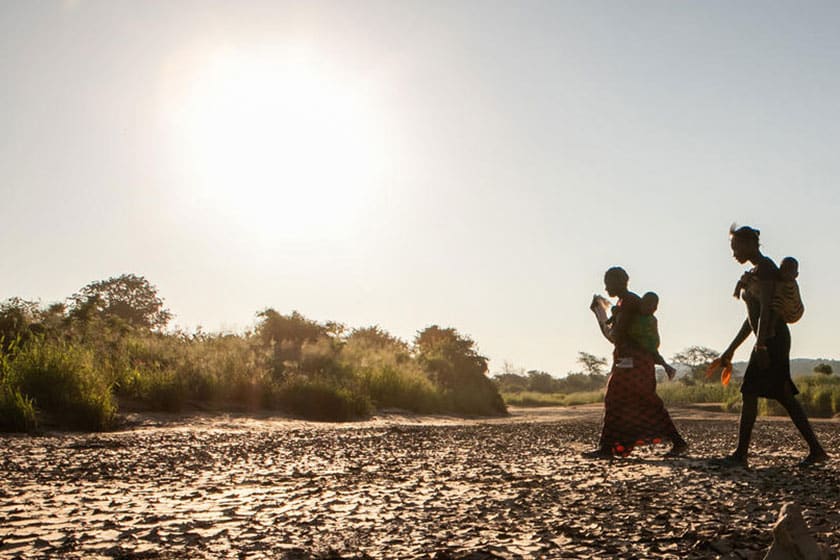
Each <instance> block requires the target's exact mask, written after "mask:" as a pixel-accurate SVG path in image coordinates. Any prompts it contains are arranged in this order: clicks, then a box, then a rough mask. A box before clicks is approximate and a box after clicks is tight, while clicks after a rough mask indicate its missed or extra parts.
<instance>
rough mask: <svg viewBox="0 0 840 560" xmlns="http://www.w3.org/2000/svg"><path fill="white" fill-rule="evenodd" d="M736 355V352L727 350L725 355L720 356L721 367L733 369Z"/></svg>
mask: <svg viewBox="0 0 840 560" xmlns="http://www.w3.org/2000/svg"><path fill="white" fill-rule="evenodd" d="M733 354H735V351H734V350H731V349H726V351H724V353H723V354H721V355H720V357H719V358H718V359H719V360H720V365H721V366H722V367H727V366H729V367H731V366H732V355H733Z"/></svg>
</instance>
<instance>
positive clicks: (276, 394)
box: [0, 275, 506, 431]
mask: <svg viewBox="0 0 840 560" xmlns="http://www.w3.org/2000/svg"><path fill="white" fill-rule="evenodd" d="M170 318H171V314H170V312H169V311H168V310H166V309H165V308H164V306H163V301H162V300H161V299H160V298H159V297H158V294H157V289H156V288H155V287H154V286H153V285H152V284H150V283H149V282H148V281H147V280H146V279H145V278H143V277H141V276H136V275H123V276H119V277H115V278H109V279H108V280H105V281H101V282H93V283H91V284H88V285H87V286H85V287H84V288H82V289H81V290H80V291H79V292H78V293H76V294H74V295H72V296H71V297H69V298H68V300H67V302H65V303H59V304H52V305H49V306H46V307H44V306H41V305H40V304H38V303H37V302H31V301H25V300H22V299H20V298H12V299H8V300H6V301H4V302H3V303H2V304H0V429H2V430H7V431H8V430H11V431H30V430H32V429H35V428H36V426H37V425H38V424H39V423H45V422H46V423H47V424H49V425H57V426H61V427H69V428H75V429H83V430H101V429H107V428H109V427H111V426H113V425H114V423H115V420H116V418H117V409H118V405H119V404H120V403H122V405H123V406H130V407H131V408H132V409H140V410H147V411H171V412H177V411H180V410H183V409H184V408H185V407H188V406H196V407H199V408H203V409H206V408H210V409H216V410H236V411H253V410H257V409H269V410H277V411H280V412H283V413H287V414H293V415H295V416H299V417H303V418H309V419H315V420H332V421H336V420H349V419H354V418H362V417H365V416H368V415H370V414H371V413H372V412H373V411H375V410H377V409H388V408H398V409H403V410H407V411H412V412H421V413H433V412H434V413H457V414H480V415H495V414H504V413H506V408H505V405H504V402H503V401H502V399H501V396H500V395H499V393H498V391H497V389H496V387H495V386H494V385H493V383H492V382H491V381H490V380H489V379H488V377H487V359H486V358H485V357H483V356H481V355H479V354H478V352H477V350H476V348H475V343H474V342H473V341H472V340H471V339H470V338H468V337H466V336H464V335H461V334H459V333H458V332H457V331H456V330H455V329H452V328H441V327H439V326H437V325H433V326H430V327H427V328H426V329H423V330H422V331H419V332H418V333H417V336H416V338H415V340H414V341H412V342H411V343H408V342H405V341H403V340H400V339H398V338H396V337H394V336H392V335H390V334H389V333H387V332H386V331H384V330H383V329H381V328H380V327H378V326H373V327H365V328H357V329H347V328H346V327H344V326H343V325H340V324H338V323H332V322H327V323H319V322H317V321H313V320H311V319H308V318H306V317H304V316H302V315H301V314H299V313H297V312H292V313H291V314H289V315H283V314H281V313H278V312H277V311H276V310H274V309H265V310H263V311H261V312H260V313H258V315H257V318H258V321H257V324H256V326H255V328H254V329H253V330H251V331H248V332H245V333H242V334H207V333H204V332H201V331H200V330H199V331H198V332H195V333H185V332H167V331H165V328H166V325H167V324H168V322H169V320H170Z"/></svg>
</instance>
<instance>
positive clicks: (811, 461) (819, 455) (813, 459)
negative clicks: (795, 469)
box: [799, 449, 828, 469]
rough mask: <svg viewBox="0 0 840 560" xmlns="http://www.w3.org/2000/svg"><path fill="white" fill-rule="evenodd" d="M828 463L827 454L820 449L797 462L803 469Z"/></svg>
mask: <svg viewBox="0 0 840 560" xmlns="http://www.w3.org/2000/svg"><path fill="white" fill-rule="evenodd" d="M826 461H828V453H826V452H825V451H823V450H822V449H820V450H819V451H811V452H810V453H809V454H808V456H807V457H805V458H804V459H802V460H801V461H799V466H800V467H801V468H803V469H807V468H809V467H813V466H815V465H819V464H820V463H825V462H826Z"/></svg>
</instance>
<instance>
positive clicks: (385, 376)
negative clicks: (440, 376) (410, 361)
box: [356, 364, 443, 413]
mask: <svg viewBox="0 0 840 560" xmlns="http://www.w3.org/2000/svg"><path fill="white" fill-rule="evenodd" d="M356 377H357V378H358V381H359V385H360V389H361V392H362V393H363V394H365V395H368V396H369V397H370V399H371V401H372V402H373V405H374V406H376V407H377V408H402V409H405V410H411V411H413V412H421V413H430V412H440V411H441V410H442V409H443V400H442V397H441V394H440V393H439V392H438V390H437V389H436V388H435V386H434V384H432V382H431V381H430V380H429V379H428V378H427V377H426V376H425V375H424V374H423V372H421V371H419V368H415V369H412V368H410V367H399V366H396V365H389V364H383V365H379V366H374V367H368V368H364V369H361V370H358V371H357V372H356Z"/></svg>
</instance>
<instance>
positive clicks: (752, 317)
mask: <svg viewBox="0 0 840 560" xmlns="http://www.w3.org/2000/svg"><path fill="white" fill-rule="evenodd" d="M751 273H752V274H753V275H754V276H755V279H756V281H757V282H760V281H761V280H769V281H774V282H775V281H777V280H778V277H779V269H778V268H777V267H776V264H775V263H774V262H773V261H772V260H771V259H770V258H768V257H763V258H762V259H761V260H760V261H759V262H758V264H757V265H756V267H755V268H753V270H752V271H751ZM744 302H745V303H746V304H747V315H748V319H749V322H750V327H752V330H753V333H756V334H757V333H758V320H759V318H760V317H761V302H760V300H759V294H758V291H757V290H756V289H752V290H750V289H747V290H745V291H744ZM771 320H772V321H773V328H774V329H775V336H773V337H771V338H768V339H767V340H766V341H765V345H766V346H767V354H768V356H769V358H770V359H769V366H768V367H766V368H761V367H760V366H759V365H758V360H757V359H756V357H755V352H753V353H752V354H751V355H750V361H749V364H747V371H746V372H744V382H743V384H742V385H741V392H742V393H744V394H745V395H755V396H757V397H765V398H770V399H779V398H781V397H782V396H783V395H784V394H785V393H786V389H787V388H788V387H790V390H791V392H792V393H793V394H794V395H796V394H797V393H799V389H797V388H796V385H794V384H793V380H792V379H791V377H790V329H788V326H787V324H785V322H784V321H783V320H782V319H781V318H780V317H778V316H775V315H774V316H773V317H772V318H771Z"/></svg>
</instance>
